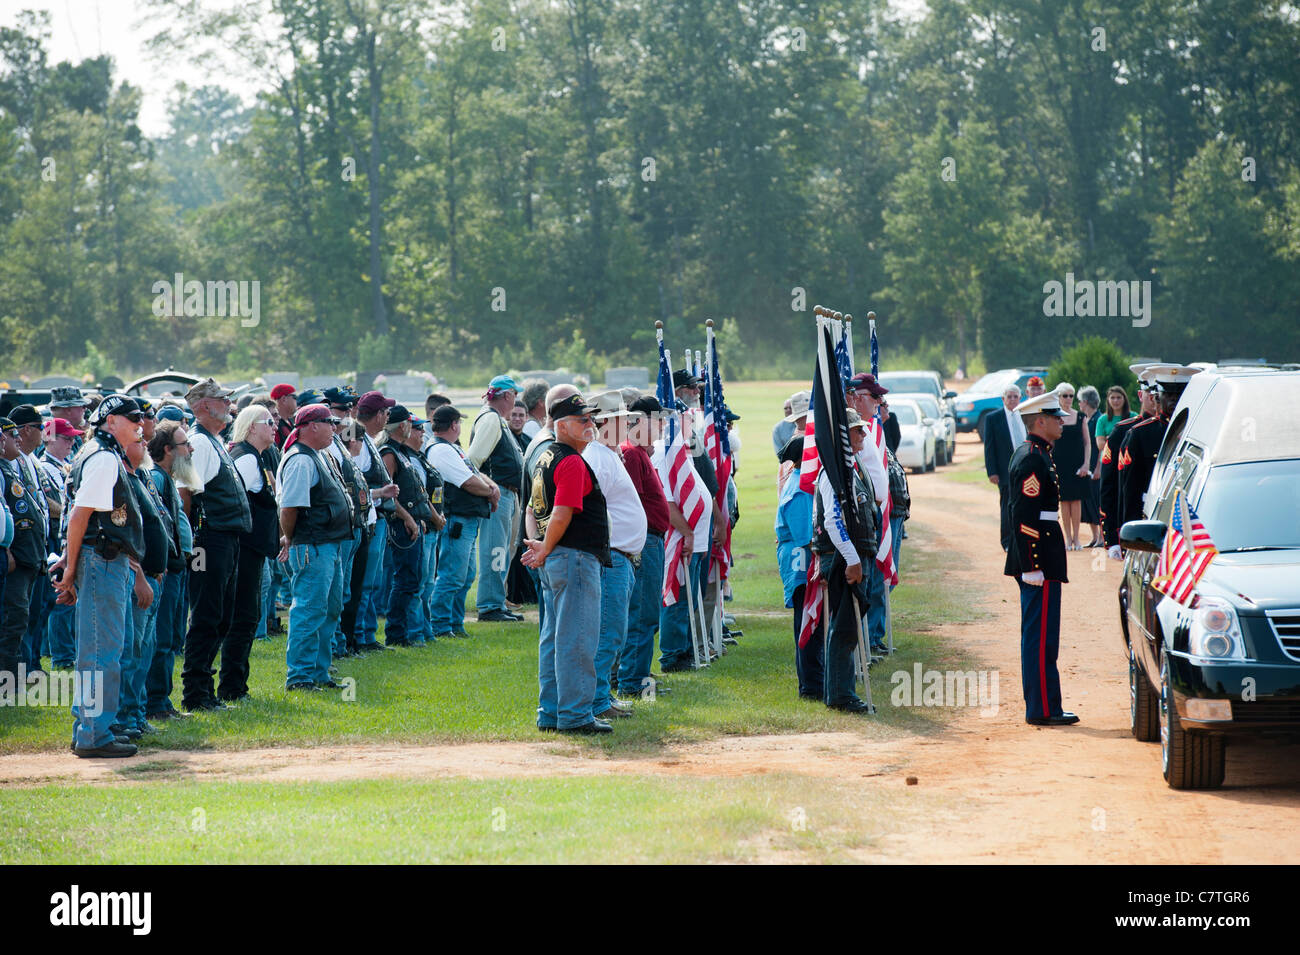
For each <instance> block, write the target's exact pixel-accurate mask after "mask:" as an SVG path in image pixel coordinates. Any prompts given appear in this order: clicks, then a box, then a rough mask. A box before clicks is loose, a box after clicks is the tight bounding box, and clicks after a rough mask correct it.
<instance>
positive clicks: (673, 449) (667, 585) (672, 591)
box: [656, 329, 709, 607]
mask: <svg viewBox="0 0 1300 955" xmlns="http://www.w3.org/2000/svg"><path fill="white" fill-rule="evenodd" d="M658 338H659V382H658V398H659V403H660V404H661V405H663V407H664V414H665V417H666V418H667V419H668V427H667V428H666V429H665V431H664V436H663V440H662V456H660V455H658V452H656V456H657V459H658V465H659V480H660V481H661V482H662V483H663V486H664V492H665V493H666V494H667V495H668V498H669V500H671V501H672V502H673V503H674V504H676V505H677V507H678V508H679V509H680V510H681V512H682V516H683V517H685V518H686V522H687V523H688V524H690V525H691V527H692V528H697V527H699V524H700V521H702V520H705V519H706V518H707V516H708V513H709V503H708V495H707V494H706V493H705V489H704V486H703V484H701V483H697V482H696V480H695V468H694V467H692V465H691V452H690V449H689V448H687V446H686V441H685V440H684V439H683V435H682V430H681V426H680V424H679V422H678V416H677V411H676V408H677V395H676V393H675V391H674V389H673V373H672V371H671V370H670V366H669V364H668V352H667V350H666V349H665V348H664V339H663V330H662V329H660V330H659V333H658ZM682 544H683V538H682V535H681V534H680V533H679V532H678V531H677V529H676V528H672V527H670V528H669V530H668V537H667V538H666V539H665V541H664V588H663V601H664V606H665V607H670V606H672V605H673V604H675V603H676V602H677V598H678V595H679V594H680V593H681V589H682V587H683V586H684V585H685V584H686V572H687V570H688V569H689V566H688V565H689V563H690V561H688V560H687V559H686V555H685V554H684V553H683V550H682Z"/></svg>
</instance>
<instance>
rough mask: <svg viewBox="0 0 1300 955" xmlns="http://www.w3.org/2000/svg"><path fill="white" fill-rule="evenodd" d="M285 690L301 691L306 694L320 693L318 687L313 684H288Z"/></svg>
mask: <svg viewBox="0 0 1300 955" xmlns="http://www.w3.org/2000/svg"><path fill="white" fill-rule="evenodd" d="M285 689H286V690H302V691H304V692H307V693H318V692H320V687H318V686H317V685H316V684H315V683H290V684H289V685H288V686H286V687H285Z"/></svg>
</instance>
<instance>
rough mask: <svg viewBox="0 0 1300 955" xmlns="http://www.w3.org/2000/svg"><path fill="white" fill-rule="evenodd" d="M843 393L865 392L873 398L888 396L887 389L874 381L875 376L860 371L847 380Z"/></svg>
mask: <svg viewBox="0 0 1300 955" xmlns="http://www.w3.org/2000/svg"><path fill="white" fill-rule="evenodd" d="M844 390H845V391H865V392H866V393H867V394H869V395H871V397H873V398H883V397H885V395H887V394H889V389H888V388H886V387H885V386H884V385H882V384H880V382H878V381H876V376H875V375H872V374H868V373H867V372H865V371H860V372H858V373H857V374H856V375H854V376H853V377H852V378H850V379H849V383H848V385H847V387H845V389H844Z"/></svg>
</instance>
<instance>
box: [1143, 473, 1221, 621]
mask: <svg viewBox="0 0 1300 955" xmlns="http://www.w3.org/2000/svg"><path fill="white" fill-rule="evenodd" d="M1218 553H1219V551H1218V550H1217V549H1216V548H1215V546H1214V541H1212V540H1210V532H1209V531H1207V530H1206V529H1205V525H1204V524H1202V523H1201V519H1200V518H1199V517H1197V516H1196V511H1194V510H1192V506H1191V504H1189V503H1188V502H1187V498H1186V496H1185V495H1184V494H1183V492H1182V491H1181V490H1179V491H1176V492H1175V493H1174V515H1173V518H1172V520H1171V521H1170V523H1169V530H1168V531H1166V532H1165V543H1164V546H1163V547H1161V548H1160V560H1159V561H1158V562H1157V563H1156V573H1155V576H1154V577H1153V578H1152V579H1151V586H1152V587H1154V588H1155V589H1156V590H1158V591H1160V592H1161V593H1162V594H1165V595H1166V596H1168V597H1171V598H1173V599H1174V600H1175V601H1177V602H1178V603H1180V604H1189V603H1190V601H1191V598H1192V594H1193V592H1194V591H1195V590H1196V584H1197V583H1198V582H1199V581H1200V579H1201V575H1202V574H1204V573H1205V568H1207V567H1209V566H1210V561H1212V560H1214V558H1215V555H1217V554H1218Z"/></svg>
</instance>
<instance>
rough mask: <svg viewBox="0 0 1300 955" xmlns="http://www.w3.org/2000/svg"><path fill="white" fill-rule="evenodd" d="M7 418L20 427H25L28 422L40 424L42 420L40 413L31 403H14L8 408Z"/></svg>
mask: <svg viewBox="0 0 1300 955" xmlns="http://www.w3.org/2000/svg"><path fill="white" fill-rule="evenodd" d="M9 420H10V421H12V422H13V423H14V424H16V425H17V426H18V427H20V428H25V427H27V426H28V425H29V424H41V423H42V422H43V421H44V419H43V418H42V417H41V413H40V412H39V411H37V410H36V408H35V407H33V406H32V405H16V406H14V407H13V408H10V409H9Z"/></svg>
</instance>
